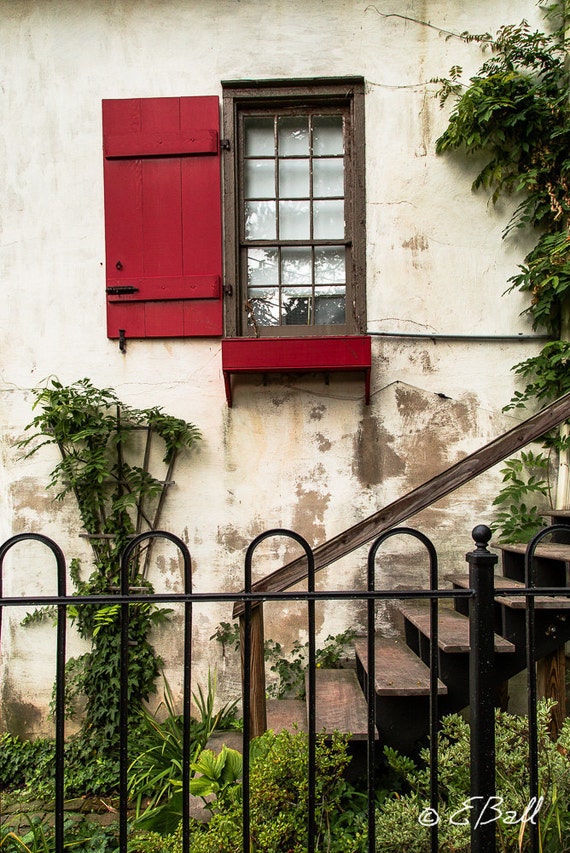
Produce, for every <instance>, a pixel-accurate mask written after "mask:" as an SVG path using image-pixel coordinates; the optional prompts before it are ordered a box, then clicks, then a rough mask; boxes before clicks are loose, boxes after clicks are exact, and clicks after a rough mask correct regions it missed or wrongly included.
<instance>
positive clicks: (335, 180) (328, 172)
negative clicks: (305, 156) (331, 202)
mask: <svg viewBox="0 0 570 853" xmlns="http://www.w3.org/2000/svg"><path fill="white" fill-rule="evenodd" d="M313 195H314V196H315V197H316V198H322V197H323V196H332V195H335V196H343V195H344V163H343V161H342V160H341V159H340V158H335V159H332V158H327V159H322V160H314V161H313Z"/></svg>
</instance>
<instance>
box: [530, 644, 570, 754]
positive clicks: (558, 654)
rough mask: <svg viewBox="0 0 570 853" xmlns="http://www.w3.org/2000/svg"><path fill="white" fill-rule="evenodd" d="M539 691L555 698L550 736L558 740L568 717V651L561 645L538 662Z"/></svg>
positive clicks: (543, 696)
mask: <svg viewBox="0 0 570 853" xmlns="http://www.w3.org/2000/svg"><path fill="white" fill-rule="evenodd" d="M536 679H537V693H538V695H539V696H540V697H541V698H543V699H555V700H556V702H557V703H558V704H556V705H555V706H554V708H553V709H552V718H551V720H550V737H551V738H552V739H553V740H556V739H557V737H558V735H559V733H560V729H561V727H562V723H563V722H564V719H565V717H566V651H565V648H564V646H561V647H560V648H559V649H556V651H554V652H552V654H550V655H546V657H544V658H541V660H539V661H538V662H537V664H536Z"/></svg>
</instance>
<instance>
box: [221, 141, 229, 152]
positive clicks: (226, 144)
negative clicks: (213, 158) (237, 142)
mask: <svg viewBox="0 0 570 853" xmlns="http://www.w3.org/2000/svg"><path fill="white" fill-rule="evenodd" d="M220 148H221V149H222V150H223V151H229V150H230V140H229V139H220Z"/></svg>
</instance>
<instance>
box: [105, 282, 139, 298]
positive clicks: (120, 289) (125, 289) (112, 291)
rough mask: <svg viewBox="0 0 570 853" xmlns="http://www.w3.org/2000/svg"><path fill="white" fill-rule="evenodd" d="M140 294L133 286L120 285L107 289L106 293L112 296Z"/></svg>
mask: <svg viewBox="0 0 570 853" xmlns="http://www.w3.org/2000/svg"><path fill="white" fill-rule="evenodd" d="M138 292H139V289H138V287H134V286H133V285H132V284H119V285H117V286H116V287H106V288H105V293H108V294H109V295H110V296H126V295H127V294H129V293H138Z"/></svg>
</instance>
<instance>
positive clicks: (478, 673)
mask: <svg viewBox="0 0 570 853" xmlns="http://www.w3.org/2000/svg"><path fill="white" fill-rule="evenodd" d="M559 531H563V532H565V533H568V527H564V526H561V525H555V526H553V527H550V528H546V529H545V530H543V531H541V533H539V534H538V535H537V536H536V537H535V538H534V539H533V541H532V542H531V544H530V545H529V547H528V550H527V554H526V558H525V583H524V587H517V588H502V589H500V590H498V589H495V588H494V582H493V575H494V567H495V565H496V563H497V559H498V558H497V556H496V555H495V554H493V553H491V552H490V551H489V550H488V547H487V546H488V542H489V540H490V535H491V533H490V530H489V529H488V528H487V527H485V526H483V525H480V526H478V527H476V528H475V529H474V531H473V538H474V540H475V545H476V547H475V549H474V550H472V551H470V552H469V553H467V555H466V560H467V562H468V564H469V588H465V589H453V590H452V589H444V588H440V581H439V577H438V561H437V554H436V550H435V548H434V546H433V544H432V542H431V541H430V540H429V539H428V538H427V537H426V536H425V535H424V534H422V533H420V532H419V531H416V530H412V529H410V528H395V529H392V530H390V531H388V532H387V533H385V534H384V535H382V536H380V537H379V538H378V539H377V540H376V541H375V542H374V543H373V545H372V546H371V548H370V551H369V555H368V572H367V588H366V589H362V590H341V591H338V590H336V591H334V590H326V591H323V590H317V589H316V584H315V571H314V559H313V553H312V550H311V548H310V546H309V544H308V543H307V542H306V540H304V539H303V538H302V537H301V536H299V535H298V534H296V533H294V532H292V531H289V530H282V529H275V530H269V531H267V532H265V533H263V534H261V535H260V536H258V537H257V538H256V539H255V540H253V541H252V542H251V544H250V546H249V548H248V549H247V553H246V556H245V565H244V585H243V590H242V591H241V592H239V593H235V592H231V593H230V592H219V593H216V592H207V593H200V592H194V591H193V590H192V568H191V557H190V553H189V551H188V548H187V547H186V545H185V544H184V542H183V541H182V540H181V539H180V538H178V537H177V536H175V535H173V534H171V533H168V532H165V531H152V532H148V533H143V534H141V535H139V536H136V537H134V538H133V539H132V540H131V541H130V543H129V544H128V546H127V547H126V549H125V551H124V553H123V555H122V559H121V586H120V591H119V592H118V593H113V594H108V595H92V596H81V595H69V594H68V592H67V587H66V582H67V570H66V562H65V557H64V554H63V552H62V550H61V549H60V547H59V546H58V545H57V544H56V543H55V542H54V541H53V540H52V539H50V538H48V537H47V536H43V535H41V534H35V533H28V534H20V535H17V536H14V537H12V538H10V539H8V540H7V541H6V542H5V543H4V544H3V545H2V546H1V547H0V642H1V636H2V635H1V629H2V613H3V610H4V609H5V608H6V607H19V608H22V607H24V608H30V607H37V606H40V607H41V606H45V605H55V607H56V609H57V641H56V667H55V670H56V673H55V674H56V689H55V739H56V768H55V805H54V827H55V845H56V851H57V853H62V851H63V850H64V844H65V837H64V834H65V832H64V782H65V762H64V741H65V663H66V641H67V618H66V614H67V608H68V607H70V606H73V607H77V605H80V604H83V603H89V604H96V605H97V604H100V605H101V606H104V605H109V604H114V605H119V607H120V620H121V621H120V624H121V648H120V666H121V696H120V745H119V760H120V783H119V803H120V805H119V833H118V834H119V847H118V851H119V853H126V851H127V850H128V844H129V839H128V806H129V803H128V766H129V755H128V727H129V722H128V719H129V715H128V677H127V676H128V668H129V633H128V629H129V609H130V608H129V605H133V604H136V603H138V602H142V601H144V602H145V603H149V601H150V602H151V603H152V604H154V605H157V606H158V605H171V604H181V605H182V606H183V609H184V631H183V635H182V638H181V640H180V642H181V643H182V644H183V688H182V717H183V747H182V751H183V757H184V760H183V775H182V850H183V853H186V851H191V850H192V833H191V819H190V773H191V771H190V766H189V757H190V755H191V750H192V741H191V728H190V715H191V697H192V652H193V649H192V617H193V609H194V607H195V606H196V605H200V604H208V603H216V604H220V603H222V602H227V603H228V605H230V604H235V603H236V602H242V603H243V605H244V620H243V621H244V633H243V650H242V651H243V654H242V658H243V662H244V666H243V696H242V698H243V706H242V710H243V720H244V723H243V725H244V749H243V788H242V791H243V793H242V798H243V843H242V849H243V851H244V853H251V851H254V850H255V846H252V837H251V826H250V796H249V783H250V758H249V749H248V748H247V744H249V740H250V711H251V696H250V694H251V689H250V688H251V677H250V676H251V673H250V667H249V664H248V662H249V659H250V652H251V628H250V626H251V614H252V611H253V609H254V608H255V607H256V606H258V605H259V604H260V603H261V602H264V601H278V602H282V603H284V602H291V601H296V602H304V603H305V604H306V608H307V624H308V678H307V718H308V754H309V757H308V809H307V816H306V820H307V850H308V853H320V851H318V848H317V847H316V830H315V786H316V779H315V772H316V763H315V747H316V737H317V732H316V679H315V671H316V646H315V634H316V630H315V605H316V603H317V602H320V601H326V602H334V601H339V602H340V601H352V602H354V601H360V602H363V604H364V605H365V609H366V611H367V620H366V631H367V652H368V672H369V673H374V672H375V655H376V648H375V643H374V636H375V621H376V615H375V609H376V605H377V603H378V602H380V601H391V600H399V601H401V600H405V599H424V600H427V601H428V602H429V611H430V629H431V630H430V635H431V638H430V645H429V663H430V703H429V733H430V738H429V742H430V764H429V773H430V809H431V813H432V814H433V815H434V820H433V821H432V822H431V829H430V833H431V850H432V851H437V850H438V849H439V848H438V821H437V813H438V774H439V767H438V749H437V743H438V725H439V719H440V715H439V710H438V678H439V671H438V668H439V656H438V603H439V602H440V601H444V600H446V599H455V600H460V599H465V600H466V601H467V602H468V612H469V621H470V653H469V704H470V709H471V712H470V730H471V770H470V772H471V791H470V794H471V797H470V807H469V812H470V822H471V850H472V851H473V853H489V851H494V850H495V823H494V821H493V820H484V819H483V815H484V810H485V808H486V806H488V803H489V802H492V801H493V798H494V797H495V793H496V792H495V774H494V767H495V737H494V726H495V717H494V706H495V686H496V685H495V682H494V672H493V667H494V625H493V623H494V618H493V608H494V601H495V600H496V597H497V596H505V595H509V596H522V597H524V598H525V601H526V655H527V666H528V714H529V733H530V743H529V768H530V797H531V800H532V799H533V798H534V801H535V802H536V801H538V795H539V778H538V746H537V744H538V733H537V717H536V704H537V683H536V666H535V664H536V654H535V620H534V616H535V606H534V602H535V597H536V596H539V595H540V596H544V595H548V596H568V595H570V590H569V589H568V587H565V586H563V587H553V586H549V587H538V586H537V585H536V583H535V575H534V568H533V565H534V562H533V557H534V552H535V551H536V548H537V546H538V545H539V543H540V542H541V541H542V540H543V539H544V538H545V537H546V536H549V535H550V534H552V533H557V532H559ZM394 536H407V537H413V538H415V539H416V540H419V542H420V543H421V544H422V545H423V546H424V547H425V549H426V551H427V555H428V560H429V588H422V589H413V590H401V589H398V590H394V589H377V588H376V581H375V575H376V570H375V566H376V561H377V559H378V554H379V552H380V549H381V547H382V545H383V544H384V542H385V541H386V540H387V539H389V538H391V537H394ZM269 537H289V538H291V539H293V540H295V541H296V542H297V543H298V544H299V545H300V547H301V548H302V549H303V551H304V552H305V554H306V558H307V562H308V583H307V588H306V590H305V591H297V590H295V591H285V592H278V593H271V594H268V593H256V592H252V560H253V556H254V552H255V550H256V548H257V546H258V545H259V544H260V543H261V542H262V541H263V540H264V539H267V538H269ZM148 539H164V540H167V541H169V542H170V543H172V545H173V546H174V547H175V548H176V549H178V550H179V552H180V554H181V556H182V562H183V579H184V591H183V592H179V593H158V592H157V593H152V594H151V595H149V594H148V593H146V592H145V593H144V594H137V593H133V592H130V591H129V561H130V559H131V556H132V555H133V552H135V551H136V549H137V548H139V547H140V545H141V544H142V543H144V542H145V541H146V540H148ZM27 541H35V542H39V543H41V544H43V545H44V546H45V547H46V548H47V549H49V550H50V551H51V552H52V554H53V556H54V558H55V563H56V569H57V595H41V596H34V595H29V596H18V597H10V596H5V595H4V594H3V588H2V575H3V567H4V561H5V558H6V556H7V554H8V553H9V552H10V551H11V549H12V548H13V547H14V546H15V545H17V544H19V543H23V542H27ZM0 654H1V645H0ZM374 689H375V679H374V678H373V677H369V678H368V679H367V684H366V691H367V700H368V737H367V755H366V773H367V779H368V790H367V797H368V808H367V822H368V842H367V844H368V847H367V849H368V853H373V851H374V853H375V851H376V839H375V800H376V790H375V785H376V782H375V780H376V774H375V768H376V763H377V750H378V748H379V746H378V741H377V734H376V703H375V701H374ZM402 723H403V725H405V721H402ZM529 838H530V849H531V850H532V851H539V836H538V825H537V822H536V821H534V820H533V821H530V822H529Z"/></svg>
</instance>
